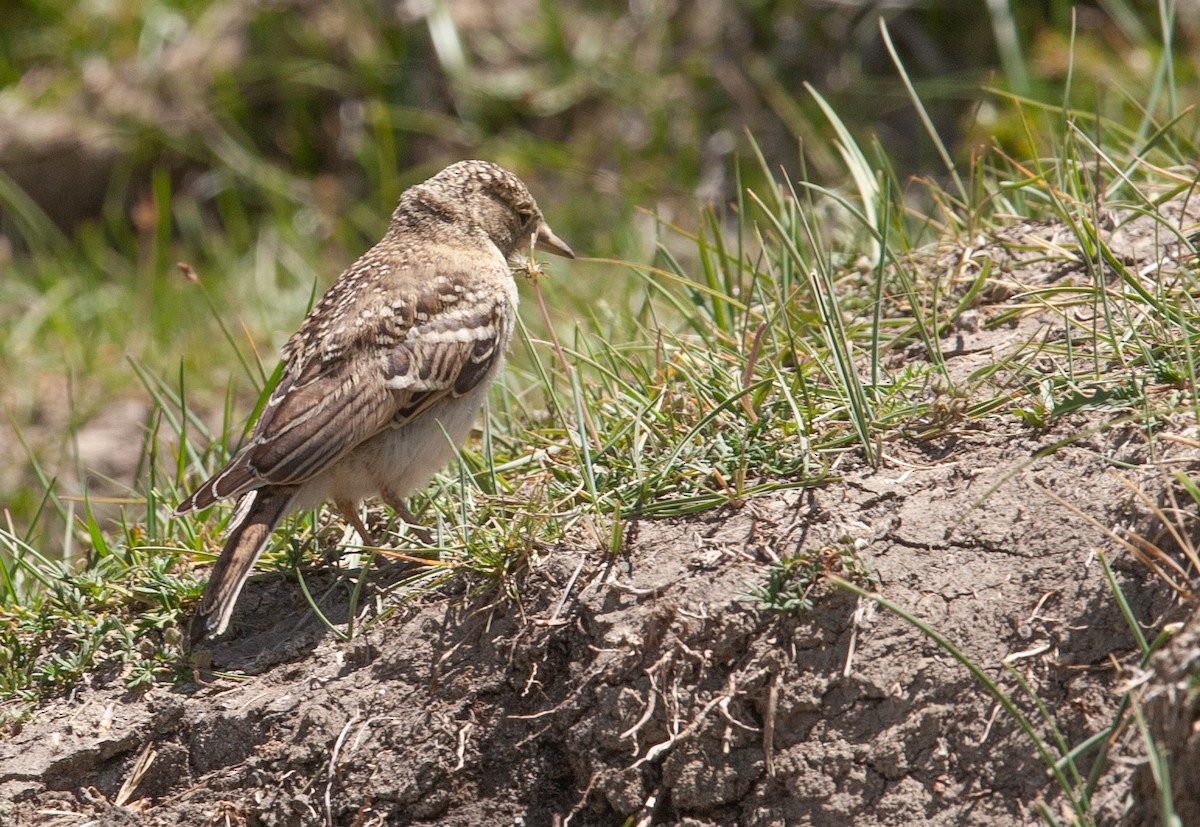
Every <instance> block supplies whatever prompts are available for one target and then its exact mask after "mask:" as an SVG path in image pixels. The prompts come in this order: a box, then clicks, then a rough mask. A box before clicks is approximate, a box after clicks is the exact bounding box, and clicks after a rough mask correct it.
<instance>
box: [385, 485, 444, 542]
mask: <svg viewBox="0 0 1200 827" xmlns="http://www.w3.org/2000/svg"><path fill="white" fill-rule="evenodd" d="M379 498H380V499H381V500H383V501H384V502H385V503H387V504H388V505H390V506H391V507H392V510H393V511H395V512H396V516H397V517H399V518H400V519H401V520H403V521H404V522H405V523H406V524H407V525H408V528H409V530H410V531H411V532H412V533H413V534H414V535H416V537H417V539H418V540H420V541H421V542H422V543H424V544H425V545H427V546H431V545H433V535H432V534H430V533H429V529H427V528H425V527H424V526H423V525H421V524H420V523H418V522H417V518H416V517H414V516H413V513H412V512H411V511H409V510H408V505H407V504H405V502H404V498H403V497H397V496H396V495H395V494H394V493H392V492H391V491H384V492H383V493H382V494H380V495H379Z"/></svg>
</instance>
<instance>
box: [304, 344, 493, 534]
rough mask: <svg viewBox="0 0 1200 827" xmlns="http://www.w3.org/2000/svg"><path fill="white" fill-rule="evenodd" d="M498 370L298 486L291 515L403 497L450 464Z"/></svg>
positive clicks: (369, 442)
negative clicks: (330, 504)
mask: <svg viewBox="0 0 1200 827" xmlns="http://www.w3.org/2000/svg"><path fill="white" fill-rule="evenodd" d="M499 369H500V365H496V369H495V370H493V371H492V374H491V375H490V376H488V377H487V378H486V379H485V380H484V381H482V382H480V383H479V384H478V385H477V386H476V387H475V388H474V389H473V390H472V391H471V392H470V393H468V394H467V395H465V396H462V397H459V398H458V399H445V400H443V401H442V402H440V403H439V405H438V406H436V407H434V408H432V409H431V410H429V411H426V412H425V414H423V415H422V416H420V417H418V418H417V419H416V420H414V421H413V422H410V423H408V424H407V425H404V426H403V427H400V428H389V429H387V430H385V431H381V432H380V433H378V434H376V435H375V436H373V437H371V438H370V439H368V440H366V441H365V442H363V443H361V444H360V445H359V446H358V447H357V448H355V449H354V450H353V451H351V452H350V453H349V454H347V455H346V456H345V457H344V458H343V459H341V460H340V461H338V462H337V463H336V464H335V465H333V466H332V467H330V468H327V469H326V470H325V471H322V472H321V473H320V474H318V475H317V476H315V477H313V478H312V479H310V480H308V481H307V482H305V483H303V484H302V485H301V487H300V491H299V492H298V493H297V495H296V499H295V500H293V505H292V509H293V510H296V511H301V510H305V509H309V508H315V507H317V506H318V505H320V504H321V503H323V502H328V501H330V500H334V499H336V500H337V501H338V502H340V503H346V504H348V505H357V504H358V503H359V502H361V501H362V500H363V499H365V498H367V497H371V496H375V495H376V494H379V493H381V492H385V491H386V492H387V493H388V494H389V495H391V496H394V497H407V496H408V495H409V494H411V493H412V492H413V491H415V490H416V489H418V488H419V487H421V486H422V485H424V484H425V482H426V481H427V480H428V479H429V478H430V477H431V476H433V474H434V473H435V472H436V471H437V470H438V469H439V468H441V467H442V466H443V465H445V464H446V463H447V462H449V461H450V460H451V459H453V458H454V456H455V454H456V452H457V449H458V446H459V445H461V444H462V443H463V441H464V440H466V438H467V436H468V435H469V434H470V433H471V426H472V425H473V424H474V422H475V417H476V416H477V414H478V412H479V408H480V407H481V406H482V405H483V401H484V399H485V397H486V396H487V392H488V388H489V387H491V384H492V380H494V379H495V377H496V375H497V374H498V373H499V372H500V371H499Z"/></svg>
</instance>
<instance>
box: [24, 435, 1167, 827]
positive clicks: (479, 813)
mask: <svg viewBox="0 0 1200 827" xmlns="http://www.w3.org/2000/svg"><path fill="white" fill-rule="evenodd" d="M1070 425H1071V427H1069V428H1068V427H1066V426H1064V427H1062V428H1061V429H1059V430H1056V431H1054V432H1049V433H1046V434H1044V435H1042V436H1040V437H1039V436H1031V435H1028V434H1021V433H1012V434H1001V433H975V434H970V435H966V436H963V437H959V438H955V439H950V440H948V441H947V442H946V444H945V445H943V446H941V447H940V449H938V450H931V449H930V447H929V446H928V445H926V446H924V448H923V449H922V450H921V451H918V450H917V449H907V448H904V447H902V446H892V447H891V449H890V450H889V452H888V453H889V466H890V469H889V470H884V471H880V472H872V471H870V470H868V469H857V470H853V471H850V472H847V473H845V474H844V476H843V481H842V482H841V483H839V484H837V485H831V486H828V487H826V488H823V489H818V490H812V491H803V492H801V491H793V492H788V493H786V494H776V495H773V496H769V497H764V498H761V499H757V500H754V501H751V502H749V503H747V504H746V505H745V506H743V507H741V508H739V509H728V510H725V511H723V512H717V513H711V514H709V515H707V516H705V517H704V518H702V519H700V520H697V521H687V522H671V521H660V522H643V523H640V524H638V525H636V526H633V527H632V528H631V531H630V537H629V538H628V542H627V544H626V548H625V550H624V553H623V554H622V555H621V556H620V557H618V558H616V559H603V558H600V557H598V556H597V555H595V554H594V553H589V552H585V551H581V550H577V549H569V548H559V549H556V550H553V551H552V552H549V553H547V554H546V555H545V556H544V559H543V560H541V561H539V562H538V563H536V564H535V565H533V566H532V567H531V572H530V575H529V576H528V578H527V582H526V584H525V587H524V590H523V594H522V600H521V602H520V604H519V605H520V606H521V607H522V609H523V613H522V611H519V610H518V603H516V602H513V601H511V600H497V599H495V598H492V599H490V600H488V599H480V598H474V599H472V598H468V597H467V596H465V595H462V594H459V595H449V594H446V595H440V596H437V597H430V598H428V599H427V600H426V602H425V603H424V604H423V605H420V606H414V607H410V608H409V609H408V610H407V614H406V615H405V616H397V617H392V618H390V619H388V620H386V621H383V622H381V623H380V624H378V625H376V626H375V627H372V628H371V629H370V631H369V632H368V633H367V634H366V635H365V636H363V637H362V638H360V639H357V640H354V641H351V642H348V643H343V642H338V641H335V640H332V639H330V638H329V637H328V636H327V635H324V634H322V633H321V632H320V630H319V629H318V628H317V627H316V625H315V624H314V622H313V621H311V620H305V618H304V614H303V610H302V606H301V604H300V601H299V597H298V595H297V594H296V592H298V590H296V589H293V588H292V587H291V586H290V585H289V586H287V587H283V580H282V576H280V575H267V576H264V577H262V578H260V579H259V580H258V581H257V582H254V583H252V584H251V586H250V587H248V589H247V594H246V596H245V598H244V604H245V606H246V607H247V611H245V612H243V613H242V615H241V619H240V628H241V630H242V634H244V635H245V636H244V637H240V638H237V639H234V640H232V641H230V642H227V643H222V644H219V645H218V646H217V648H216V650H215V651H214V658H215V663H216V665H217V666H219V667H221V668H224V669H236V670H243V671H246V672H249V673H252V674H253V676H252V677H249V678H241V679H221V680H216V681H215V682H213V683H211V684H209V685H206V686H197V685H191V686H186V687H181V688H179V689H177V690H174V691H167V690H164V689H156V690H153V691H151V692H149V693H147V694H145V695H141V696H137V697H133V696H130V695H128V694H125V693H123V692H122V691H119V690H117V689H113V688H105V687H89V688H81V689H80V690H78V691H77V692H75V693H73V694H72V696H71V697H70V698H65V699H61V700H58V701H56V702H52V703H48V704H45V705H44V706H43V707H41V708H40V709H39V711H38V712H37V715H36V717H35V719H34V720H32V721H31V722H30V723H29V724H28V725H27V726H26V727H25V728H24V729H23V731H22V732H20V733H19V734H17V735H16V736H15V737H13V738H11V739H9V740H8V741H7V742H5V743H3V744H0V800H7V801H10V802H12V804H11V805H9V807H10V808H9V810H8V812H7V813H6V814H5V815H4V819H5V820H6V821H8V822H9V823H14V824H34V823H49V822H48V819H51V814H54V813H79V814H86V815H87V816H89V817H91V818H95V819H98V820H99V823H104V824H153V825H157V824H163V825H166V824H172V825H174V824H207V823H222V824H224V823H233V824H238V823H244V824H263V825H274V824H279V825H284V824H287V825H304V824H346V825H350V824H355V825H358V824H379V823H388V824H403V823H416V822H436V823H439V824H464V825H465V824H484V823H488V824H500V823H517V824H519V823H524V824H550V823H573V824H613V823H620V822H621V821H623V820H624V819H626V818H631V819H633V821H634V822H636V823H650V822H652V821H653V822H656V823H671V822H686V823H689V824H696V825H700V824H713V825H717V824H734V823H738V824H753V825H760V824H762V825H767V824H812V825H844V824H848V823H854V824H859V825H910V824H917V823H928V824H946V825H950V824H955V825H959V824H989V825H1007V824H1012V825H1017V824H1022V825H1023V824H1028V823H1030V822H1031V821H1032V820H1034V819H1035V818H1036V811H1035V809H1034V808H1035V804H1036V802H1037V801H1039V800H1043V799H1048V800H1049V801H1050V802H1051V806H1052V807H1055V806H1058V804H1057V803H1056V802H1057V801H1058V797H1056V793H1055V792H1054V791H1053V783H1052V782H1051V781H1050V780H1049V779H1048V774H1047V771H1046V768H1045V766H1044V764H1043V763H1042V761H1041V760H1040V758H1039V757H1038V755H1037V754H1036V752H1035V750H1034V749H1033V747H1032V746H1031V743H1030V740H1029V738H1028V737H1027V736H1025V735H1024V734H1023V733H1021V732H1020V731H1019V730H1018V729H1017V727H1016V724H1015V723H1014V721H1013V720H1012V718H1011V717H1010V716H1009V715H1007V714H1006V713H1005V712H1003V710H1001V709H1000V708H999V707H998V705H997V704H996V703H995V701H994V700H993V699H992V698H991V696H990V695H988V694H987V693H985V692H984V691H983V690H982V689H981V688H980V686H979V685H978V684H977V683H976V682H975V680H974V679H973V678H972V676H971V675H970V674H969V673H968V672H967V670H966V669H964V668H963V667H962V666H961V665H960V664H958V663H957V662H955V661H954V660H953V659H952V658H951V657H950V656H949V655H948V654H947V653H946V652H945V651H944V650H942V649H940V648H938V647H937V646H935V645H934V644H933V643H932V642H931V641H930V640H929V638H928V637H926V636H925V635H923V634H922V633H921V632H920V631H918V630H917V629H916V628H914V627H913V626H912V625H910V624H909V623H907V622H906V621H904V620H901V619H900V618H898V617H897V616H895V615H893V614H892V613H890V612H886V611H884V610H881V609H879V608H877V607H876V605H875V604H874V603H872V602H870V601H865V600H864V601H860V600H858V599H857V598H855V597H853V596H852V595H850V594H847V593H844V592H839V591H833V590H818V591H817V592H816V593H814V594H813V595H811V596H810V597H811V599H812V601H813V604H814V605H813V608H812V610H811V611H808V612H805V613H796V612H788V611H778V610H771V609H765V608H762V607H761V606H759V605H756V604H755V603H754V602H753V601H749V600H747V596H748V595H749V594H750V593H751V592H752V591H754V590H755V589H759V590H760V597H761V588H762V586H763V584H765V583H766V582H767V577H768V573H769V570H770V567H771V565H772V563H773V561H775V560H777V559H779V558H784V557H787V556H788V555H793V554H796V553H799V552H801V551H805V550H814V549H821V548H831V549H843V550H844V549H854V550H857V551H858V552H859V553H860V554H861V555H862V556H863V557H864V558H865V559H866V560H867V561H868V564H869V568H870V571H871V577H872V580H873V582H874V584H875V586H876V588H878V589H879V590H880V591H882V592H883V593H884V594H886V595H887V596H888V597H889V598H890V599H891V600H893V601H895V602H896V603H898V604H900V605H902V606H904V607H906V608H907V609H909V610H910V611H912V612H913V613H914V614H916V615H917V616H918V617H920V618H921V619H923V620H925V621H926V622H928V623H929V624H931V625H932V626H933V627H935V628H936V629H937V630H939V631H940V632H941V633H942V634H944V635H945V636H947V637H948V638H950V639H951V640H953V641H954V642H955V643H957V644H958V645H959V646H960V647H961V648H962V649H963V650H964V651H965V652H966V653H967V654H968V655H969V656H970V657H971V658H973V659H974V660H976V661H977V662H979V663H980V664H982V665H984V666H985V667H986V668H987V669H988V670H989V671H990V672H991V673H992V674H993V676H994V677H995V678H996V679H997V680H998V681H999V682H1000V683H1001V684H1003V685H1004V686H1005V687H1006V688H1007V689H1008V690H1009V691H1015V689H1016V688H1015V682H1014V681H1013V680H1011V679H1010V678H1006V677H1005V676H1004V675H1003V674H1002V673H1001V670H1000V669H999V664H1000V662H1001V661H1002V660H1003V659H1008V661H1009V662H1011V663H1013V664H1014V666H1016V668H1017V669H1018V670H1020V673H1021V674H1022V676H1023V677H1024V679H1025V680H1026V681H1028V682H1029V683H1030V684H1031V685H1032V686H1033V687H1034V688H1035V689H1036V691H1037V692H1038V694H1039V695H1040V697H1041V698H1042V699H1043V701H1044V702H1045V703H1046V704H1047V706H1048V707H1049V708H1050V709H1051V710H1052V711H1053V714H1054V716H1055V719H1056V722H1057V725H1058V727H1059V728H1060V730H1061V731H1062V733H1063V735H1064V737H1065V738H1066V740H1067V742H1068V743H1070V744H1077V743H1079V742H1080V741H1082V740H1083V739H1085V738H1086V737H1087V736H1089V735H1091V734H1093V733H1095V732H1097V731H1098V730H1100V729H1101V728H1103V726H1105V724H1106V723H1107V722H1109V721H1110V720H1111V718H1112V715H1113V712H1114V709H1115V705H1116V701H1117V696H1116V693H1115V692H1114V688H1115V686H1116V685H1117V683H1118V682H1119V679H1120V675H1119V674H1118V673H1117V670H1116V668H1115V667H1114V662H1115V663H1124V664H1129V662H1130V659H1131V658H1132V657H1133V656H1134V655H1135V654H1136V653H1135V648H1134V645H1133V641H1132V638H1131V635H1130V633H1129V630H1128V628H1127V627H1126V625H1125V622H1124V620H1123V619H1122V617H1121V615H1120V612H1119V611H1118V608H1117V605H1116V602H1115V601H1114V599H1113V597H1112V594H1111V592H1110V590H1109V588H1108V586H1107V585H1106V583H1105V579H1104V576H1103V572H1102V568H1101V565H1100V561H1099V560H1098V559H1097V556H1096V550H1097V549H1098V548H1102V547H1107V546H1110V545H1111V543H1109V542H1107V541H1106V538H1105V536H1104V535H1103V534H1102V533H1101V532H1100V531H1099V530H1098V529H1096V528H1095V527H1093V525H1092V524H1090V523H1089V522H1088V521H1086V520H1085V519H1083V518H1082V517H1081V516H1079V515H1077V514H1075V513H1073V512H1072V511H1071V510H1069V509H1066V508H1064V507H1062V506H1060V505H1058V504H1056V503H1054V502H1053V501H1051V500H1050V499H1049V498H1048V497H1047V495H1046V494H1045V491H1047V490H1049V491H1053V492H1054V493H1055V494H1056V495H1057V496H1058V497H1060V498H1062V499H1064V500H1066V501H1068V502H1071V503H1073V504H1075V505H1076V506H1077V507H1078V508H1079V509H1081V510H1082V511H1083V512H1085V513H1087V514H1088V515H1089V516H1091V517H1092V518H1094V519H1095V520H1097V521H1098V522H1099V523H1100V524H1102V525H1105V526H1120V525H1130V526H1131V527H1133V528H1135V529H1136V528H1137V527H1138V526H1137V524H1138V521H1139V520H1140V519H1141V517H1140V516H1139V512H1137V511H1135V510H1134V509H1132V508H1131V507H1130V499H1131V498H1130V496H1129V494H1128V488H1127V487H1126V486H1125V485H1124V484H1123V483H1122V482H1121V481H1120V480H1119V479H1118V478H1117V477H1116V476H1115V475H1114V474H1112V473H1111V472H1109V471H1107V470H1105V467H1104V466H1105V464H1104V463H1100V462H1097V460H1096V457H1097V456H1098V455H1099V456H1103V457H1108V458H1112V459H1118V460H1120V461H1122V462H1125V463H1129V464H1130V465H1132V466H1143V465H1144V463H1145V462H1146V460H1147V457H1146V456H1145V450H1144V448H1143V440H1142V439H1141V438H1140V437H1139V436H1138V432H1137V431H1136V429H1134V428H1132V427H1131V428H1129V429H1125V428H1114V429H1112V430H1108V431H1106V432H1103V433H1095V434H1093V435H1091V436H1088V437H1084V438H1077V439H1076V440H1075V441H1074V442H1073V443H1072V444H1070V445H1067V446H1065V447H1060V448H1059V449H1058V450H1056V451H1054V452H1052V453H1049V454H1048V455H1046V456H1044V457H1041V458H1037V457H1038V456H1039V453H1041V452H1043V450H1044V449H1046V448H1048V447H1049V446H1052V445H1054V444H1055V443H1057V442H1058V441H1059V440H1061V439H1062V438H1063V437H1064V435H1065V434H1066V433H1071V434H1076V435H1077V434H1078V433H1079V430H1080V427H1081V426H1084V427H1086V426H1088V425H1089V423H1087V422H1086V421H1085V420H1083V418H1082V417H1077V418H1076V421H1074V422H1072V423H1070ZM1147 473H1149V472H1147ZM1117 579H1118V581H1119V583H1120V585H1121V588H1122V589H1123V591H1124V593H1125V596H1126V597H1127V598H1128V599H1129V601H1130V604H1131V608H1132V610H1133V612H1134V614H1135V616H1136V617H1137V618H1138V619H1139V621H1141V622H1143V623H1145V624H1151V623H1154V622H1158V621H1160V619H1161V617H1162V615H1163V613H1164V612H1165V611H1166V610H1167V609H1168V606H1169V600H1168V594H1167V591H1166V590H1165V589H1164V588H1163V586H1162V584H1161V583H1160V582H1159V581H1158V580H1156V579H1154V578H1152V577H1150V576H1149V575H1147V573H1146V570H1145V569H1144V568H1143V567H1142V566H1141V565H1140V564H1136V563H1131V564H1129V565H1128V566H1124V567H1123V566H1121V565H1120V564H1119V563H1118V565H1117ZM334 611H335V612H336V609H334ZM1017 694H1018V695H1019V692H1017ZM1025 707H1026V714H1028V715H1029V716H1030V717H1031V718H1033V719H1035V720H1036V713H1035V712H1034V711H1033V710H1032V709H1031V705H1030V704H1025ZM1039 728H1042V727H1040V725H1039ZM1137 749H1138V746H1137V742H1136V738H1134V737H1132V736H1126V737H1124V738H1123V739H1122V740H1120V741H1118V742H1117V743H1116V744H1114V745H1113V757H1114V758H1116V759H1118V760H1113V761H1112V762H1111V763H1110V767H1112V768H1113V769H1110V770H1109V771H1108V776H1109V777H1107V778H1106V779H1105V780H1104V781H1103V782H1102V783H1101V785H1100V787H1099V789H1100V790H1102V791H1107V795H1108V796H1109V800H1105V801H1103V802H1099V803H1097V805H1096V809H1097V810H1098V811H1099V812H1100V814H1101V815H1102V816H1106V818H1104V819H1103V820H1112V819H1113V818H1115V817H1116V814H1117V813H1118V811H1119V809H1120V806H1121V801H1120V799H1121V797H1122V796H1123V795H1124V791H1125V790H1127V789H1128V785H1127V783H1126V782H1127V778H1126V777H1125V776H1126V775H1127V773H1128V766H1129V763H1128V762H1125V761H1122V760H1119V759H1121V758H1128V757H1131V756H1132V755H1133V754H1135V753H1136V752H1137ZM64 823H67V822H64ZM72 823H73V822H72Z"/></svg>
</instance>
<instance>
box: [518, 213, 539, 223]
mask: <svg viewBox="0 0 1200 827" xmlns="http://www.w3.org/2000/svg"><path fill="white" fill-rule="evenodd" d="M517 217H518V218H519V219H521V226H522V227H528V226H529V225H530V224H532V223H533V222H534V219H536V218H537V216H536V215H535V214H534V212H533V210H518V211H517Z"/></svg>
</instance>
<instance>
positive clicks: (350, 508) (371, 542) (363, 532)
mask: <svg viewBox="0 0 1200 827" xmlns="http://www.w3.org/2000/svg"><path fill="white" fill-rule="evenodd" d="M333 507H334V508H336V509H337V512H338V513H339V514H341V515H342V516H343V517H345V518H346V522H348V523H350V525H352V526H354V530H355V531H357V532H358V536H359V537H361V538H362V541H363V545H365V546H377V545H379V544H378V543H377V542H376V541H375V535H374V534H372V533H371V532H370V530H368V529H367V527H366V525H364V524H363V521H362V519H361V518H360V517H359V516H358V509H357V508H355V507H354V503H350V502H344V501H342V502H339V501H336V500H335V501H334V503H333Z"/></svg>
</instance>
